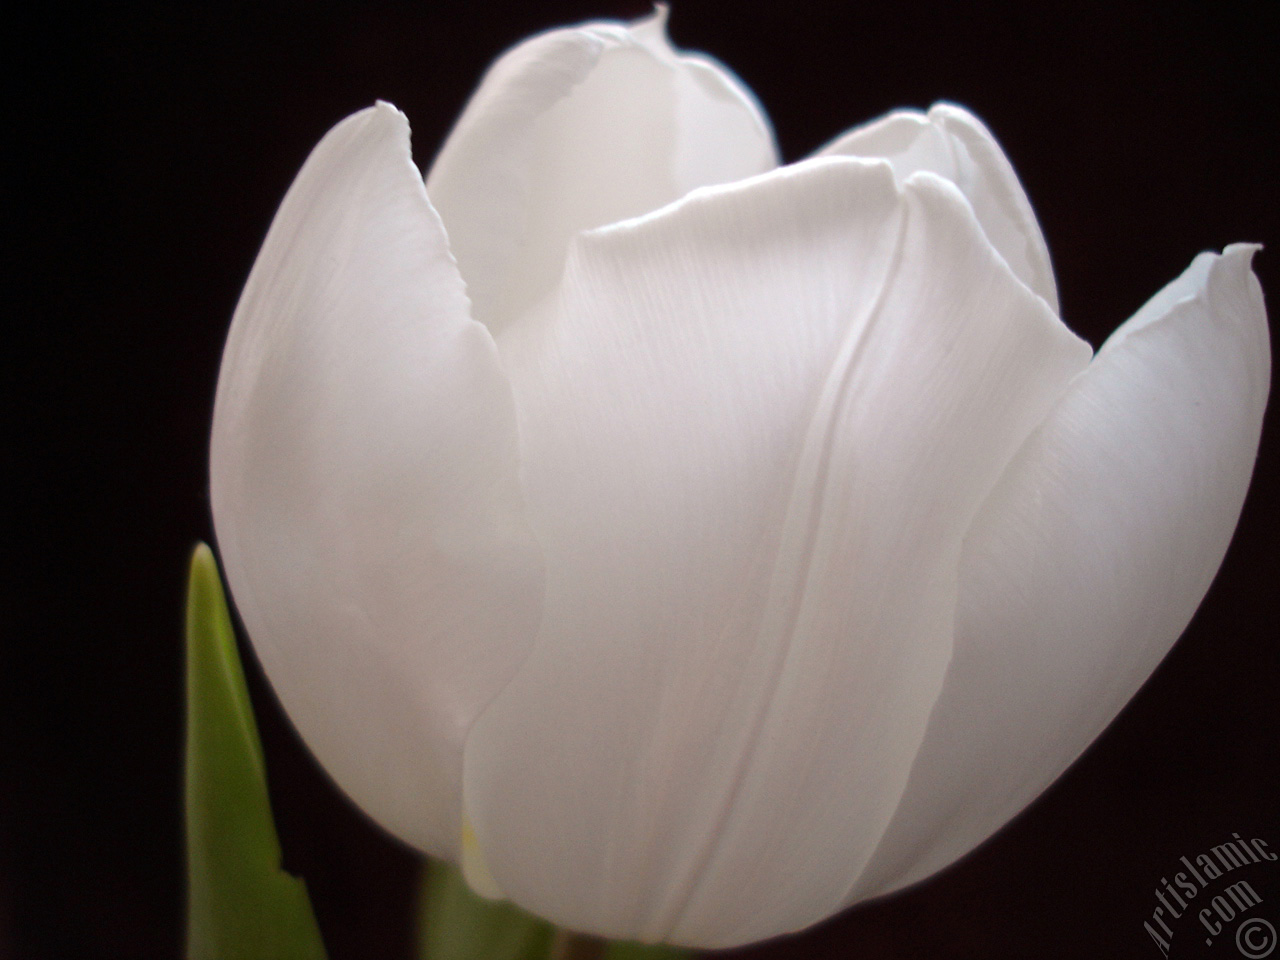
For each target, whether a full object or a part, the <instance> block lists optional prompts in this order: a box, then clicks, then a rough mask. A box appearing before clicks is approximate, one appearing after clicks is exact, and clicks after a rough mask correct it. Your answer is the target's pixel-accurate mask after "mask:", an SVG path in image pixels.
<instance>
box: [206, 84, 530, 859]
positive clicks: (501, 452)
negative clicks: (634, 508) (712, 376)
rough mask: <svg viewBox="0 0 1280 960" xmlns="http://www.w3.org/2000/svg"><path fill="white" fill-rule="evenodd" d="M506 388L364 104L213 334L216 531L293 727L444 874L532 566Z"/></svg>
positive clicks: (525, 638) (306, 179) (419, 193)
mask: <svg viewBox="0 0 1280 960" xmlns="http://www.w3.org/2000/svg"><path fill="white" fill-rule="evenodd" d="M516 460H517V447H516V435H515V413H514V410H513V408H512V397H511V390H510V387H509V385H508V384H507V382H506V380H505V379H504V377H503V375H502V373H501V370H500V368H499V366H498V357H497V352H496V350H495V348H494V345H493V342H492V339H491V338H490V336H489V334H488V332H487V331H486V330H485V328H484V327H482V326H480V325H479V324H477V323H474V322H473V321H471V320H470V319H469V318H468V316H467V301H466V296H465V294H464V292H463V286H462V282H461V280H460V278H459V277H458V272H457V268H456V267H455V266H454V264H453V261H452V260H451V259H450V257H449V251H448V248H447V245H446V243H445V239H444V232H443V229H442V228H441V226H440V222H439V219H438V218H437V217H436V215H435V211H433V210H432V209H431V206H430V204H429V203H428V202H427V198H426V193H425V191H424V190H423V186H422V180H421V178H420V177H419V175H418V172H417V170H416V168H415V167H414V165H413V161H412V159H411V157H410V153H409V129H408V124H407V123H406V122H405V120H404V118H403V116H401V115H400V114H399V113H398V112H397V111H396V110H395V109H394V108H393V107H391V106H389V105H387V104H379V105H378V106H377V107H373V108H371V109H369V110H365V111H364V112H362V113H358V114H356V115H354V116H352V117H349V118H348V119H346V120H344V121H343V122H342V123H340V124H339V125H338V126H337V127H335V128H334V129H333V130H332V131H331V132H330V133H329V134H328V135H327V136H326V137H325V138H324V140H322V141H321V143H320V144H319V146H317V147H316V149H315V151H314V152H313V153H312V155H311V157H310V159H308V161H307V163H306V165H305V166H304V167H303V169H302V171H301V173H299V174H298V178H297V180H295V181H294V184H293V186H292V187H291V188H290V190H289V193H288V195H287V196H286V197H285V199H284V202H283V203H282V204H281V206H280V210H279V212H278V213H277V214H276V218H275V222H274V223H273V224H272V226H271V230H270V232H269V233H268V234H267V239H266V242H265V243H264V244H263V247H262V251H261V253H260V254H259V255H258V260H257V263H256V264H255V265H254V268H253V272H252V274H251V275H250V277H249V281H248V284H247V285H246V287H245V290H244V294H243V295H242V297H241V300H240V305H239V307H238V309H237V310H236V315H235V319H234V320H233V322H232V327H231V333H230V336H229V338H228V340H227V346H226V352H225V354H224V355H223V360H222V371H221V375H220V378H219V381H218V395H217V402H216V406H215V410H214V424H213V448H212V487H213V514H214V521H215V526H216V528H217V533H218V544H219V547H220V548H221V553H222V560H223V565H224V568H225V570H226V574H227V578H228V580H229V581H230V584H231V589H232V593H233V594H234V596H235V600H236V605H237V606H238V607H239V609H240V613H241V616H242V617H243V618H244V622H245V626H246V627H247V628H248V631H249V635H250V637H251V638H252V640H253V644H254V647H255V649H256V651H257V653H258V656H259V658H260V659H261V661H262V664H263V667H264V668H265V670H266V672H267V676H268V677H270V679H271V682H272V684H273V686H274V687H275V690H276V692H277V694H278V695H279V697H280V699H281V701H282V703H283V704H284V707H285V709H286V710H287V711H288V713H289V716H290V717H291V719H292V720H293V722H294V723H295V724H296V725H297V727H298V729H299V731H300V732H301V733H302V736H303V737H304V739H305V740H306V741H307V744H308V745H309V746H310V747H311V749H312V750H313V751H314V752H315V754H316V756H317V757H318V758H319V760H320V762H321V763H322V764H323V765H324V766H325V768H326V769H327V770H328V771H329V773H330V774H331V775H332V776H333V778H334V779H335V780H336V781H337V782H338V784H339V785H340V786H341V787H342V788H343V789H344V790H345V791H347V793H349V794H350V795H351V796H352V798H353V799H354V800H355V801H356V802H357V803H358V804H360V806H361V807H363V808H364V809H365V810H366V811H367V812H368V813H369V814H371V815H372V816H373V817H374V818H375V819H376V820H378V821H379V822H380V823H382V824H383V825H384V826H385V827H386V828H387V829H389V830H391V831H392V832H393V833H395V834H397V835H399V836H401V837H403V838H404V839H406V840H408V841H409V842H411V843H413V844H415V845H417V846H419V847H422V848H423V849H426V850H429V851H432V852H435V853H442V854H450V855H453V854H456V852H457V847H458V843H459V839H460V829H461V819H460V812H461V807H460V792H459V791H460V778H461V745H462V739H463V736H464V735H465V733H466V730H467V728H468V726H469V725H470V723H471V720H472V719H473V718H474V716H475V714H476V713H477V712H478V710H479V708H480V707H481V706H482V705H483V704H484V703H486V702H487V701H488V700H489V698H490V697H491V696H492V695H493V693H494V692H495V691H496V690H497V688H498V687H500V686H501V685H502V684H504V683H505V682H506V681H507V679H508V678H509V676H510V675H511V673H512V672H513V671H514V668H515V666H516V665H517V664H518V663H519V662H520V660H521V659H522V657H523V656H524V652H525V648H526V647H527V646H528V643H529V640H530V638H531V636H532V634H533V630H534V627H535V625H536V623H537V616H538V608H539V604H540V600H541V566H540V556H539V554H538V552H537V549H536V546H535V544H534V542H533V540H532V537H531V534H530V531H529V529H528V525H527V521H526V520H525V518H524V514H523V510H524V508H523V503H522V500H521V496H520V494H519V490H518V484H517V478H516Z"/></svg>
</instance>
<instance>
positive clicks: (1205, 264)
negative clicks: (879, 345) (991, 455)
mask: <svg viewBox="0 0 1280 960" xmlns="http://www.w3.org/2000/svg"><path fill="white" fill-rule="evenodd" d="M1251 255H1252V248H1249V247H1245V246H1234V247H1229V248H1227V250H1226V252H1225V253H1224V254H1223V255H1222V256H1221V257H1218V256H1215V255H1211V254H1203V255H1201V256H1200V257H1198V258H1197V259H1196V260H1195V262H1194V263H1192V265H1191V267H1190V268H1189V269H1188V270H1187V271H1186V273H1185V274H1183V276H1182V277H1181V278H1179V279H1178V280H1176V281H1174V282H1173V283H1172V284H1170V285H1169V286H1168V287H1167V288H1166V289H1165V290H1164V291H1162V292H1161V293H1159V294H1157V295H1156V296H1155V298H1153V299H1152V301H1151V302H1150V303H1149V304H1148V305H1147V306H1146V307H1144V308H1143V309H1142V310H1141V311H1139V312H1138V314H1137V315H1136V316H1135V317H1134V318H1133V319H1131V320H1130V321H1129V322H1128V323H1126V324H1125V325H1124V326H1123V327H1121V328H1120V329H1119V330H1118V331H1117V332H1116V333H1115V335H1114V336H1112V338H1111V339H1110V340H1109V341H1108V342H1107V344H1106V345H1105V346H1104V347H1103V348H1102V350H1101V351H1100V352H1099V354H1098V357H1097V359H1096V360H1095V361H1094V362H1093V364H1092V366H1090V368H1089V369H1088V371H1087V372H1086V373H1085V374H1084V375H1083V376H1081V377H1080V378H1079V379H1078V380H1076V382H1075V383H1074V384H1073V385H1072V387H1071V389H1070V391H1069V392H1068V394H1067V395H1066V396H1065V397H1064V398H1063V399H1062V401H1061V402H1060V403H1059V404H1058V406H1057V407H1056V408H1055V409H1054V411H1053V413H1052V414H1051V415H1050V416H1049V418H1048V419H1047V420H1046V421H1045V423H1044V424H1043V425H1042V426H1041V427H1040V428H1039V429H1037V430H1036V432H1035V433H1034V434H1032V436H1031V438H1030V439H1029V440H1028V441H1027V443H1026V445H1025V446H1024V447H1023V449H1022V450H1021V451H1020V452H1019V454H1018V456H1017V458H1016V459H1015V460H1014V462H1013V464H1012V465H1011V466H1010V468H1009V471H1008V472H1007V473H1006V475H1005V476H1004V478H1003V479H1002V480H1001V482H1000V485H999V486H998V487H997V488H996V490H995V492H993V493H992V495H991V496H990V498H988V500H987V502H986V504H985V505H984V507H983V509H982V512H981V513H980V514H979V517H978V519H977V520H976V521H975V522H974V526H973V531H972V532H971V534H970V536H969V538H968V542H967V543H966V546H965V552H964V560H963V563H962V567H961V602H960V607H959V613H958V618H957V638H956V649H955V657H954V660H953V662H952V665H951V667H950V669H949V670H948V673H947V679H946V683H945V684H944V686H943V691H942V696H941V698H940V700H939V701H938V705H937V707H936V708H935V710H934V714H933V717H932V718H931V719H930V722H929V733H928V736H927V737H926V739H925V743H924V746H923V749H922V751H921V754H920V757H919V759H918V760H917V761H916V766H915V769H914V770H913V771H912V773H911V781H910V786H909V788H908V791H907V793H906V795H905V796H904V798H903V802H902V806H901V807H900V809H899V811H898V813H897V815H896V816H895V819H894V822H893V824H892V826H891V827H890V828H889V831H888V833H887V834H886V837H885V840H884V841H883V843H882V844H881V848H880V849H879V850H878V851H877V853H876V857H875V859H874V860H873V861H872V863H871V865H870V867H869V868H868V870H867V874H866V875H865V876H864V877H863V879H862V881H861V882H860V884H859V888H858V890H857V891H855V894H854V897H855V898H856V897H859V896H869V895H873V894H876V893H882V892H885V891H887V890H888V889H892V888H895V887H898V886H902V885H904V884H906V883H910V882H912V881H914V880H918V879H920V878H922V877H924V876H927V875H928V874H930V873H932V872H933V871H935V870H937V869H940V868H941V867H943V866H945V865H946V864H948V863H950V862H951V861H953V860H955V859H956V858H957V857H959V856H961V855H963V854H964V853H966V852H967V851H968V850H970V849H971V848H973V847H974V846H976V845H977V844H978V843H980V842H981V841H982V840H984V839H985V838H986V837H987V836H989V835H990V834H991V833H992V832H994V831H995V830H997V829H999V827H1000V826H1001V825H1002V824H1004V823H1005V822H1006V821H1007V820H1009V819H1010V818H1011V817H1013V816H1014V815H1015V814H1016V813H1018V811H1019V810H1021V809H1022V808H1023V807H1024V806H1026V805H1027V804H1028V803H1030V802H1031V801H1032V800H1033V799H1034V798H1035V797H1036V796H1037V795H1039V793H1040V792H1041V791H1042V790H1044V788H1045V787H1047V786H1048V785H1049V784H1050V783H1051V782H1052V781H1053V780H1054V779H1055V778H1056V777H1057V776H1058V775H1059V774H1060V773H1061V772H1062V771H1063V770H1064V769H1065V768H1066V767H1067V765H1068V764H1070V763H1071V762H1072V761H1073V760H1074V759H1075V758H1076V757H1077V756H1078V755H1079V754H1080V753H1081V751H1083V750H1084V748H1085V747H1086V746H1088V745H1089V743H1090V742H1091V741H1092V740H1093V739H1094V738H1095V737H1096V736H1097V735H1098V734H1099V733H1100V732H1101V731H1102V730H1103V729H1104V728H1105V727H1106V725H1107V724H1108V723H1109V722H1110V721H1111V719H1112V718H1113V717H1114V716H1115V715H1116V714H1117V713H1118V712H1119V711H1120V708H1121V707H1123V706H1124V704H1125V703H1126V702H1127V701H1128V700H1129V698H1130V697H1132V696H1133V694H1134V693H1135V692H1136V691H1137V689H1138V687H1139V686H1140V685H1141V684H1142V683H1143V681H1145V680H1146V678H1147V676H1148V675H1149V674H1150V673H1151V671H1152V670H1153V669H1155V666H1156V664H1157V663H1159V662H1160V659H1161V658H1162V657H1163V656H1164V655H1165V653H1166V652H1167V651H1168V649H1169V647H1170V646H1171V645H1172V644H1173V642H1174V640H1176V639H1177V637H1178V636H1179V634H1181V633H1182V631H1183V629H1184V628H1185V627H1186V625H1187V623H1188V621H1189V620H1190V619H1191V615H1192V614H1193V613H1194V612H1195V609H1196V607H1197V606H1198V605H1199V603H1200V600H1201V598H1202V597H1203V596H1204V594H1205V591H1206V590H1207V589H1208V587H1209V583H1210V581H1211V580H1212V579H1213V576H1214V574H1215V573H1216V572H1217V569H1218V565H1219V564H1220V563H1221V561H1222V557H1223V554H1224V552H1225V551H1226V548H1227V543H1228V541H1229V540H1230V539H1231V534H1232V531H1233V530H1234V529H1235V525H1236V520H1237V518H1238V517H1239V514H1240V507H1241V504H1242V503H1243V501H1244V495H1245V490H1246V488H1247V487H1248V485H1249V476H1250V474H1251V473H1252V471H1253V463H1254V456H1255V454H1256V452H1257V448H1258V435H1259V430H1260V428H1261V422H1262V412H1263V408H1264V406H1265V404H1266V397H1267V388H1268V379H1269V370H1270V359H1269V351H1268V344H1267V330H1266V313H1265V310H1264V307H1263V303H1262V293H1261V289H1260V288H1259V286H1258V283H1257V279H1256V278H1255V277H1254V276H1253V274H1252V273H1251V272H1250V270H1249V260H1250V256H1251ZM851 899H852V898H851Z"/></svg>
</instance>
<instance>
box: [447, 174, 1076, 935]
mask: <svg viewBox="0 0 1280 960" xmlns="http://www.w3.org/2000/svg"><path fill="white" fill-rule="evenodd" d="M499 349H500V351H501V354H502V358H503V362H504V364H505V366H506V367H507V369H508V372H509V374H510V376H511V378H512V383H513V387H514V389H515V392H516V397H517V409H518V410H519V417H520V431H521V443H522V457H523V460H524V469H523V476H524V480H525V484H526V491H527V495H528V498H529V503H530V518H531V522H532V523H533V525H534V528H535V530H536V531H537V534H538V538H539V541H540V542H541V543H542V544H543V546H544V549H545V550H546V553H547V558H548V568H547V569H548V580H547V600H546V608H545V615H544V619H543V623H542V627H541V630H540V634H539V638H538V641H537V643H536V645H535V647H534V651H533V653H532V655H531V657H530V659H529V661H528V662H527V663H526V665H525V666H524V667H523V668H522V669H521V671H520V673H519V674H518V675H517V677H516V678H515V680H514V681H513V682H512V684H511V685H510V686H509V687H508V688H507V689H506V690H504V691H503V693H502V694H501V695H500V696H499V697H498V698H497V699H496V700H495V701H494V703H493V705H492V706H491V707H490V708H489V709H488V710H487V711H486V712H485V714H484V715H483V716H482V717H481V718H480V720H479V721H478V722H477V724H476V726H475V727H474V728H473V731H472V736H471V738H470V740H469V741H468V745H467V752H466V765H465V766H466V771H465V788H464V789H465V797H466V805H467V810H468V814H469V816H470V817H471V820H472V822H473V823H474V826H475V832H476V836H477V838H478V841H479V845H480V847H481V848H482V849H483V851H484V854H485V858H486V861H487V865H488V867H489V868H490V869H491V871H492V874H493V876H494V878H495V879H496V880H497V883H498V885H499V886H500V887H501V889H502V890H503V891H504V892H505V893H506V894H507V895H509V896H511V897H512V898H513V899H514V900H515V901H516V902H518V903H520V904H522V905H523V906H526V907H528V908H530V909H532V910H534V911H535V912H538V913H541V914H543V915H545V916H548V917H549V918H551V919H552V920H554V921H556V922H560V923H563V924H566V925H568V926H571V927H574V928H578V929H585V930H594V931H599V932H602V933H606V934H609V935H612V936H628V937H637V938H641V939H648V940H655V939H670V940H672V941H673V942H676V943H685V944H693V945H704V946H727V945H732V944H737V943H745V942H749V941H751V940H754V939H758V938H761V937H766V936H770V935H773V934H776V933H779V932H781V931H784V930H788V929H795V928H799V927H802V926H804V925H806V924H808V923H811V922H814V921H816V920H818V919H820V918H821V917H823V916H825V915H827V914H829V913H830V912H832V911H833V910H834V909H835V908H836V907H837V906H838V904H839V901H840V898H841V896H842V895H843V894H844V893H845V892H846V891H847V889H848V886H849V885H850V884H851V883H852V881H853V878H854V877H855V876H856V874H857V872H858V869H859V868H860V867H861V865H862V864H863V863H864V862H865V860H866V859H867V858H868V857H870V855H871V853H872V850H873V849H874V846H875V843H876V841H877V840H878V838H879V836H880V833H881V831H882V830H883V828H884V826H885V825H886V824H887V823H888V820H889V818H890V817H891V815H892V813H893V810H894V809H895V808H896V806H897V802H898V798H899V796H900V794H901V791H902V789H903V787H904V786H905V783H906V776H907V773H908V770H909V768H910V763H911V759H912V758H913V757H914V755H915V751H916V747H917V746H918V744H919V742H920V739H921V738H922V736H923V734H924V728H925V723H926V721H927V717H928V714H929V710H930V708H931V707H932V705H933V702H934V699H935V698H936V696H937V693H938V690H939V689H940V687H941V683H942V677H943V673H944V670H945V667H946V664H947V662H948V659H949V657H950V650H951V634H952V623H953V618H954V602H955V592H956V584H955V572H956V565H957V562H958V559H959V551H960V543H961V538H962V536H963V534H964V532H965V531H966V530H967V529H968V527H969V524H970V522H971V520H972V517H973V514H974V512H975V511H976V509H977V507H978V505H979V504H980V503H981V501H982V499H983V498H984V497H985V496H986V494H987V493H988V492H989V491H990V489H991V487H992V485H993V484H994V483H995V482H996V480H997V478H998V477H999V475H1000V473H1001V471H1002V470H1003V467H1004V465H1005V464H1006V463H1007V462H1008V460H1009V458H1010V457H1011V456H1012V455H1013V453H1014V451H1015V450H1016V449H1017V447H1018V446H1019V445H1020V444H1021V442H1022V440H1023V439H1024V438H1025V437H1026V435H1027V433H1028V432H1029V431H1030V430H1031V429H1032V428H1033V426H1034V425H1035V424H1036V423H1038V422H1039V421H1040V420H1041V419H1042V418H1043V417H1044V416H1045V414H1046V413H1047V412H1048V410H1049V408H1050V406H1051V405H1052V403H1053V402H1054V401H1055V400H1056V399H1057V398H1058V396H1059V395H1060V394H1061V392H1062V390H1063V389H1064V386H1065V384H1066V382H1067V381H1068V379H1069V378H1070V377H1071V376H1073V375H1074V374H1075V373H1077V372H1078V371H1079V370H1080V369H1082V368H1083V367H1084V365H1085V364H1086V363H1087V360H1088V355H1089V351H1088V348H1087V346H1086V345H1085V344H1083V343H1082V342H1080V341H1079V340H1078V339H1076V338H1075V337H1074V336H1072V335H1071V334H1070V333H1069V332H1067V331H1066V330H1065V328H1063V327H1062V326H1061V324H1060V323H1059V322H1058V320H1057V318H1056V317H1055V316H1054V315H1053V314H1052V312H1051V311H1050V310H1049V309H1048V308H1047V307H1046V305H1045V303H1044V302H1043V301H1042V300H1041V299H1040V298H1038V297H1036V296H1034V295H1033V294H1031V293H1030V292H1029V291H1027V289H1026V288H1025V286H1024V285H1023V284H1022V283H1021V282H1020V281H1019V280H1018V279H1017V278H1016V277H1015V276H1014V275H1013V274H1012V273H1011V272H1010V271H1009V269H1008V267H1007V265H1006V264H1005V262H1004V261H1003V260H1002V259H1001V258H1000V257H999V256H998V255H997V254H996V253H995V252H994V251H993V250H992V248H991V247H990V246H989V245H988V244H987V242H986V241H985V239H984V236H983V232H982V230H981V228H980V227H979V225H978V223H977V221H976V220H975V219H974V218H973V215H972V211H971V209H970V207H969V205H968V203H967V202H966V201H965V200H964V198H963V197H962V196H961V195H960V194H959V192H958V191H956V189H955V188H954V187H953V186H951V185H950V184H948V183H946V182H944V181H942V180H941V179H939V178H938V177H936V176H932V175H928V174H918V175H916V176H914V177H910V178H907V179H906V181H905V183H903V184H901V185H899V184H897V183H895V180H894V176H893V172H892V170H891V169H890V167H889V165H888V164H887V163H883V162H867V161H859V160H851V159H847V158H827V159H820V160H814V161H809V162H807V163H804V164H799V165H797V166H795V167H792V168H787V169H785V170H780V171H777V172H775V173H773V174H769V175H767V176H764V177H761V178H757V179H755V180H752V181H748V182H744V183H739V184H735V185H733V186H731V187H725V188H720V189H714V190H709V191H701V192H699V193H696V194H694V195H693V196H691V197H689V198H687V199H686V200H685V201H683V202H681V203H680V204H677V205H675V206H673V207H670V208H668V209H666V210H663V211H661V212H658V213H656V214H653V215H651V216H648V217H644V218H641V219H639V220H636V221H632V222H629V223H623V224H619V225H617V226H613V227H610V228H607V229H604V230H600V231H596V232H594V233H592V234H588V235H586V236H584V237H582V238H581V239H580V241H579V242H578V243H577V244H576V245H575V247H574V248H573V249H572V251H571V254H570V257H569V260H568V264H567V267H566V271H565V277H564V281H563V283H562V285H561V288H560V290H559V294H558V296H557V297H556V298H554V299H548V300H547V301H546V302H544V304H543V305H542V306H541V307H540V308H539V309H538V310H535V311H534V312H532V313H531V314H530V315H528V316H526V317H524V318H522V319H521V320H520V321H519V322H518V323H517V324H515V325H514V326H513V327H511V328H510V329H509V330H507V331H506V332H504V334H503V335H502V336H501V337H500V338H499ZM943 465H945V467H943Z"/></svg>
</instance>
